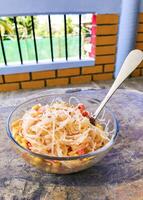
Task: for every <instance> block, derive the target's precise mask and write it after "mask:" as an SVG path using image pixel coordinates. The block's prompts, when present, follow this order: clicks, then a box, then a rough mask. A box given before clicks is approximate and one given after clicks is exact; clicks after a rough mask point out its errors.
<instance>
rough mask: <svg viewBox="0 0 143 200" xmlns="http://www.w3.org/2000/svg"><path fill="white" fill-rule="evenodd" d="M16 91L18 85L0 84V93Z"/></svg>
mask: <svg viewBox="0 0 143 200" xmlns="http://www.w3.org/2000/svg"><path fill="white" fill-rule="evenodd" d="M18 89H19V83H9V84H0V91H1V92H4V91H12V90H18Z"/></svg>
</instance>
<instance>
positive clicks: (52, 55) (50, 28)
mask: <svg viewBox="0 0 143 200" xmlns="http://www.w3.org/2000/svg"><path fill="white" fill-rule="evenodd" d="M48 21H49V33H50V47H51V59H52V62H53V61H54V52H53V38H52V27H51V17H50V15H48Z"/></svg>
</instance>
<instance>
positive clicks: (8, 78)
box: [4, 73, 30, 83]
mask: <svg viewBox="0 0 143 200" xmlns="http://www.w3.org/2000/svg"><path fill="white" fill-rule="evenodd" d="M4 78H5V82H7V83H10V82H19V81H27V80H29V79H30V76H29V73H22V74H9V75H5V76H4Z"/></svg>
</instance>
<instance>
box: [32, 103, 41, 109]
mask: <svg viewBox="0 0 143 200" xmlns="http://www.w3.org/2000/svg"><path fill="white" fill-rule="evenodd" d="M40 107H41V105H40V104H37V105H35V106H32V109H33V110H38V109H39V108H40Z"/></svg>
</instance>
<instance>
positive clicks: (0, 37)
mask: <svg viewBox="0 0 143 200" xmlns="http://www.w3.org/2000/svg"><path fill="white" fill-rule="evenodd" d="M0 42H1V49H2V55H3V60H4V63H5V65H7V59H6V54H5V48H4V44H3V38H2V35H1V32H0Z"/></svg>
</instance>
